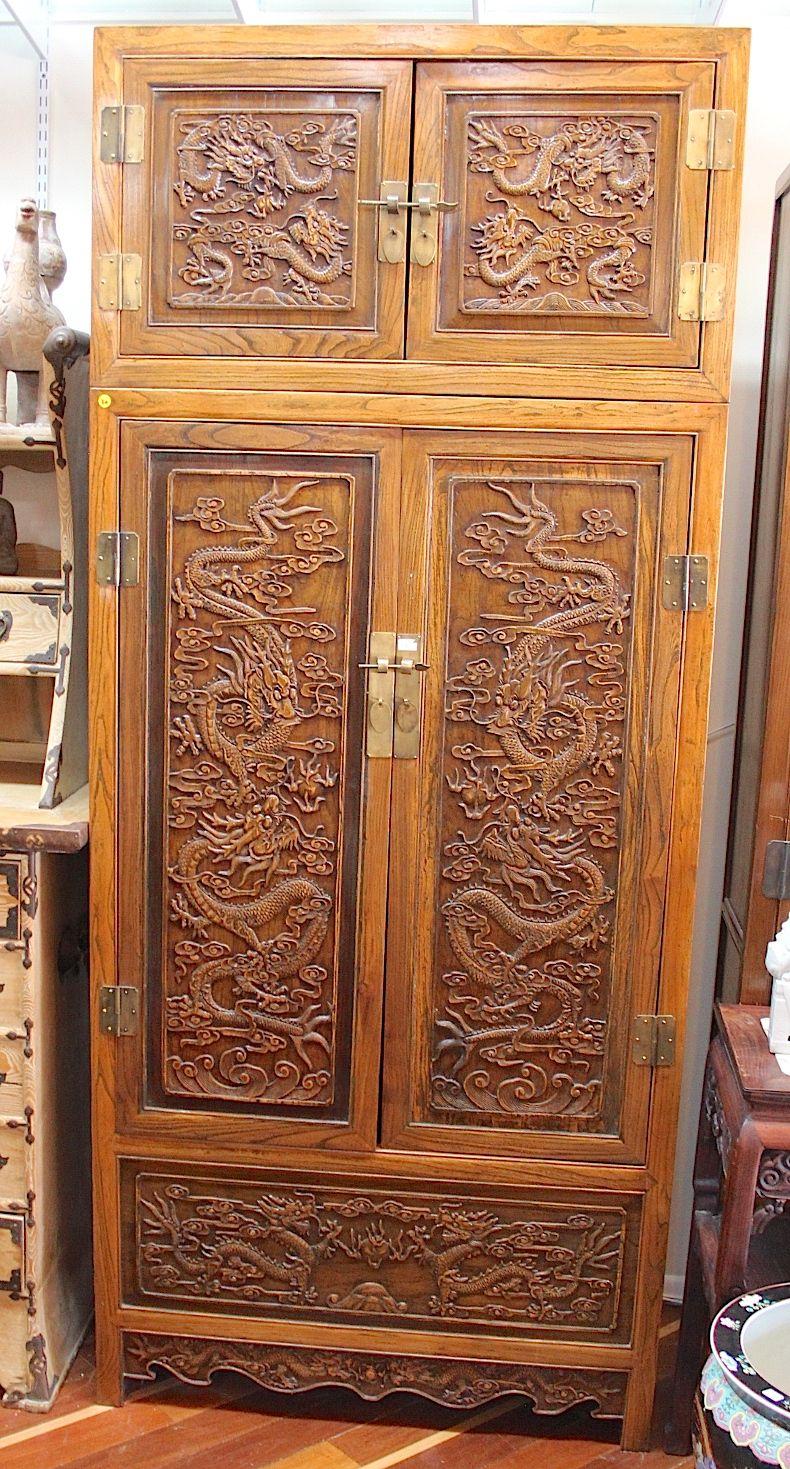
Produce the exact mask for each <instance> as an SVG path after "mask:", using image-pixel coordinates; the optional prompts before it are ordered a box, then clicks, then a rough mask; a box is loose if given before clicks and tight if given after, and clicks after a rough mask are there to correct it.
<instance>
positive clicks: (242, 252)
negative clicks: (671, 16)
mask: <svg viewBox="0 0 790 1469" xmlns="http://www.w3.org/2000/svg"><path fill="white" fill-rule="evenodd" d="M341 49H342V51H343V53H344V54H343V56H342V57H340V56H338V55H337V54H336V53H337V52H338V50H341ZM96 55H97V67H96V110H97V119H96V153H95V167H96V187H95V200H96V261H95V269H96V283H95V292H94V300H95V316H94V341H95V343H96V351H95V356H94V372H95V373H96V376H97V380H98V381H100V382H101V384H102V385H103V386H107V387H110V386H112V385H113V384H117V385H125V386H131V387H134V386H138V387H145V386H148V385H152V386H153V385H155V384H159V385H166V386H172V387H179V386H183V387H207V388H210V387H217V388H218V387H226V388H231V389H235V388H247V387H254V388H265V387H267V386H270V385H271V372H272V365H273V362H274V361H276V362H277V364H278V365H277V382H278V385H279V386H292V387H294V388H295V389H297V388H298V389H305V388H307V389H310V388H324V387H328V386H330V385H331V387H332V388H333V389H348V390H352V391H353V390H356V391H365V392H367V391H382V392H390V391H397V392H404V391H405V392H418V393H447V392H448V391H452V392H454V393H474V394H480V393H485V394H492V393H506V394H513V395H517V394H529V395H532V396H556V397H560V396H579V397H619V398H627V397H634V398H656V399H683V398H685V399H693V398H708V399H715V398H722V397H726V394H727V388H728V373H729V355H730V344H731V335H732V307H733V298H734V270H735V251H736V244H737V222H738V201H739V194H740V167H739V163H740V154H741V139H742V132H743V113H744V100H745V70H746V41H745V38H744V33H742V32H732V31H718V30H708V31H706V30H703V29H701V28H700V29H696V28H695V29H689V30H683V31H680V30H672V29H669V28H664V27H656V28H652V29H640V28H637V27H629V28H622V29H620V28H614V27H612V28H604V27H602V28H595V27H590V28H578V27H577V28H574V29H572V30H571V29H567V30H566V29H558V28H549V29H544V28H526V29H519V28H516V27H505V28H491V27H472V26H449V27H448V26H425V27H419V26H418V27H414V28H409V29H407V28H399V27H375V26H367V27H344V28H343V31H342V33H340V32H338V31H337V30H336V29H331V30H329V29H323V28H314V27H294V28H290V27H289V28H286V27H272V28H267V29H255V28H246V27H235V28H225V27H208V28H206V29H205V30H199V29H198V30H194V29H190V30H189V31H188V32H185V31H184V30H182V29H180V28H167V27H151V28H149V29H145V28H143V29H137V30H134V31H126V30H107V31H101V32H99V33H98V36H97V52H96ZM317 363H321V364H323V366H322V368H321V374H320V376H318V377H317V376H316V364H317ZM450 364H451V365H452V382H450V381H449V380H448V374H447V368H448V366H449V365H450ZM324 368H326V371H324Z"/></svg>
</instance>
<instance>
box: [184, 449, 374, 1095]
mask: <svg viewBox="0 0 790 1469" xmlns="http://www.w3.org/2000/svg"><path fill="white" fill-rule="evenodd" d="M253 484H255V485H256V486H257V487H258V488H259V489H260V491H261V492H260V493H259V494H257V496H256V497H255V498H254V499H253V500H252V502H251V503H248V507H247V511H246V518H245V520H244V521H242V522H241V523H239V522H236V521H234V520H231V519H230V518H226V514H225V502H224V500H222V499H220V498H217V497H215V496H203V497H198V498H197V499H196V500H194V501H193V503H192V504H191V506H190V508H188V509H186V510H185V511H183V512H181V513H177V514H175V516H174V533H175V532H179V528H180V527H183V529H182V530H180V535H181V536H183V535H185V534H186V532H187V528H189V531H190V535H189V539H188V541H187V543H186V544H187V545H189V546H191V549H188V550H187V549H185V554H184V556H183V562H182V565H181V568H180V572H179V574H178V575H176V576H175V577H174V578H173V582H172V590H171V603H172V607H173V611H174V618H173V620H172V627H171V653H172V665H171V668H172V671H171V678H170V709H171V720H170V730H171V742H170V743H171V755H170V765H169V776H168V788H169V805H168V810H169V825H170V837H169V848H168V851H169V863H168V887H169V895H170V896H169V933H170V935H171V941H170V945H169V948H170V952H171V953H172V956H173V958H172V972H171V974H170V975H169V976H168V981H167V985H168V987H167V993H166V996H165V1078H166V1083H165V1084H166V1086H167V1088H168V1090H169V1091H170V1092H171V1093H173V1094H174V1095H182V1096H183V1095H184V1094H189V1095H201V1094H203V1095H211V1096H225V1097H238V1098H244V1099H246V1100H248V1101H253V1102H267V1101H277V1102H282V1101H289V1102H300V1103H310V1104H312V1105H315V1104H321V1103H324V1102H326V1101H327V1100H328V1099H329V1098H330V1097H331V1095H332V1088H333V1080H332V1057H333V1051H334V1024H335V1020H334V1012H335V1000H334V977H333V974H332V973H331V971H330V969H328V967H327V961H328V960H329V959H330V958H331V953H332V934H333V926H334V913H335V906H336V899H335V863H334V853H335V849H336V844H337V828H338V821H339V812H338V809H337V801H336V798H335V796H334V791H335V788H336V785H337V779H338V771H337V768H336V765H335V763H334V762H333V760H332V756H333V754H334V752H335V750H336V748H337V742H336V738H334V737H332V735H331V733H330V732H331V730H332V727H333V725H335V724H337V722H338V721H339V720H340V719H341V718H342V713H343V710H342V703H341V698H342V688H343V676H342V673H341V672H340V671H339V670H338V669H337V668H333V667H331V666H330V663H329V661H328V658H327V655H326V654H325V653H323V652H320V651H318V650H319V649H320V648H321V647H322V646H324V647H326V648H327V649H328V650H331V647H332V645H333V644H334V643H335V642H336V641H337V638H338V631H337V628H335V629H333V628H331V627H329V625H328V624H327V623H324V622H321V621H319V620H318V619H317V618H316V616H315V610H314V608H312V607H310V606H300V605H298V603H297V602H296V599H295V597H294V593H295V592H296V590H297V586H298V584H299V583H300V582H301V581H302V580H304V579H305V578H309V577H316V576H321V577H323V581H322V583H321V585H322V591H323V599H324V600H326V602H327V605H328V606H331V605H332V601H333V597H334V599H335V600H336V601H337V602H339V603H341V605H342V602H341V596H340V592H341V588H340V587H339V586H337V587H336V588H335V590H334V593H333V591H332V584H331V583H327V581H326V577H327V576H330V577H331V576H335V577H338V576H340V577H342V578H343V580H344V579H345V573H344V570H343V566H342V563H343V562H344V559H345V558H344V552H343V551H342V550H341V548H340V546H338V545H337V544H336V538H337V534H338V525H337V523H336V522H335V521H334V520H333V519H332V518H331V517H330V516H329V515H327V514H326V513H325V511H324V510H323V509H319V508H318V507H317V506H316V505H314V504H311V503H310V495H311V492H312V491H314V490H315V489H316V488H319V487H320V488H321V489H322V490H323V491H325V492H326V494H328V495H330V496H331V495H333V494H334V497H335V501H336V503H337V504H338V505H339V506H340V507H341V508H342V506H343V503H344V502H345V503H346V504H347V503H348V484H347V482H346V481H345V480H344V479H343V478H342V477H337V476H331V477H330V478H329V480H328V482H327V484H326V485H323V484H322V481H321V480H320V478H305V479H299V478H296V479H292V478H289V476H287V475H283V476H281V477H280V478H278V477H277V476H275V475H268V474H263V475H258V476H257V477H256V478H254V479H253ZM196 528H197V534H196ZM206 534H208V535H209V536H210V537H211V539H212V541H213V544H212V543H209V544H205V540H204V536H205V535H206ZM175 539H176V544H177V545H180V544H181V541H180V539H179V538H178V534H176V536H175ZM305 646H306V649H307V651H305V652H303V653H302V656H301V657H300V656H299V654H298V651H297V650H298V648H299V647H303V648H304V647H305ZM311 726H312V731H313V732H312V733H311V732H310V730H311ZM316 813H321V816H322V819H321V820H318V819H317V817H316Z"/></svg>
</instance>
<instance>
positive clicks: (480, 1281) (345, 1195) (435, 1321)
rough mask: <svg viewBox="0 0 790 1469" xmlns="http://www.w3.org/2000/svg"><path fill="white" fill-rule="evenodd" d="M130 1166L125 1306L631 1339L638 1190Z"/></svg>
mask: <svg viewBox="0 0 790 1469" xmlns="http://www.w3.org/2000/svg"><path fill="white" fill-rule="evenodd" d="M229 1171H230V1170H228V1171H226V1172H224V1173H220V1172H219V1171H212V1172H211V1173H206V1172H205V1171H203V1170H201V1172H200V1173H199V1174H198V1173H195V1174H192V1173H189V1174H186V1173H175V1172H164V1171H162V1172H159V1171H156V1170H155V1168H154V1167H152V1166H150V1165H145V1166H143V1165H140V1166H139V1171H137V1170H136V1168H135V1165H132V1164H128V1165H126V1167H125V1170H124V1184H123V1187H124V1191H125V1199H124V1204H123V1208H122V1217H123V1218H124V1219H125V1220H126V1221H128V1222H127V1224H126V1226H125V1227H126V1230H127V1237H126V1239H125V1242H124V1251H123V1254H124V1261H125V1265H126V1280H125V1290H124V1299H125V1300H126V1302H127V1303H129V1304H146V1305H151V1304H153V1303H158V1304H160V1305H161V1306H163V1307H167V1308H170V1309H172V1308H173V1307H174V1305H176V1304H177V1306H178V1308H179V1309H182V1310H193V1311H203V1312H205V1310H206V1309H207V1303H210V1304H211V1309H212V1310H213V1311H215V1312H231V1311H233V1312H236V1313H238V1312H239V1311H243V1312H244V1314H245V1315H250V1314H252V1315H255V1314H259V1313H260V1314H262V1315H266V1316H267V1317H269V1318H273V1317H277V1318H290V1319H304V1320H310V1321H311V1322H313V1323H315V1322H317V1321H319V1320H321V1319H322V1318H323V1319H325V1320H332V1321H338V1322H349V1321H356V1322H359V1321H360V1319H361V1318H362V1319H364V1321H365V1322H366V1323H369V1324H371V1325H373V1324H376V1323H378V1324H381V1325H382V1326H383V1325H389V1326H398V1327H403V1328H417V1329H419V1330H426V1329H428V1330H435V1331H436V1330H439V1331H440V1330H442V1329H445V1330H446V1329H450V1330H453V1331H457V1330H458V1329H459V1328H461V1327H462V1328H463V1329H464V1330H468V1331H471V1332H485V1331H489V1330H490V1329H491V1327H492V1326H496V1327H497V1328H498V1329H499V1330H506V1331H507V1332H508V1334H511V1335H529V1336H530V1337H533V1338H536V1337H540V1336H541V1335H543V1334H547V1333H549V1334H550V1335H551V1336H552V1337H553V1338H555V1339H556V1338H557V1337H558V1336H559V1337H562V1335H563V1333H568V1334H569V1335H570V1336H572V1338H573V1340H574V1341H591V1342H593V1341H601V1340H606V1341H609V1342H617V1343H623V1342H627V1341H628V1340H629V1338H630V1332H631V1314H632V1295H633V1278H634V1272H635V1269H636V1253H637V1246H638V1237H639V1220H640V1212H641V1199H640V1198H639V1197H638V1196H623V1195H619V1194H618V1195H612V1194H609V1195H606V1194H603V1193H602V1192H600V1191H598V1192H596V1193H594V1194H593V1193H584V1194H580V1195H577V1196H576V1197H575V1198H574V1197H572V1196H569V1195H568V1194H567V1193H565V1194H563V1193H561V1192H559V1191H546V1190H533V1191H531V1192H530V1193H529V1194H527V1193H526V1191H518V1192H516V1191H511V1190H507V1189H502V1188H500V1189H497V1190H496V1192H495V1191H494V1190H492V1189H490V1188H489V1189H484V1188H477V1187H475V1188H471V1187H469V1186H467V1187H466V1188H465V1189H462V1188H461V1187H460V1186H459V1187H457V1188H452V1189H451V1188H449V1187H448V1186H447V1185H443V1188H442V1193H441V1194H437V1192H436V1190H435V1189H433V1188H430V1191H428V1187H427V1186H426V1185H425V1183H424V1182H423V1183H421V1184H419V1185H417V1184H416V1183H413V1184H401V1183H398V1184H397V1185H396V1186H394V1185H393V1184H392V1183H387V1182H385V1181H383V1180H377V1181H376V1182H369V1181H366V1180H363V1181H360V1180H356V1181H355V1183H354V1184H351V1183H338V1185H337V1186H336V1187H335V1186H329V1185H328V1184H326V1183H324V1182H323V1181H322V1183H321V1185H320V1186H318V1185H316V1184H315V1183H312V1182H310V1181H308V1180H304V1181H302V1180H301V1179H300V1180H299V1182H298V1183H297V1182H294V1183H293V1184H289V1186H287V1187H285V1186H283V1183H282V1174H279V1175H275V1174H272V1175H268V1176H258V1175H256V1176H255V1177H252V1176H250V1174H249V1173H246V1174H244V1175H240V1174H238V1173H236V1174H235V1176H234V1177H229V1176H228V1173H229Z"/></svg>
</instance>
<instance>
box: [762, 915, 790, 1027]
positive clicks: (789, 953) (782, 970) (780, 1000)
mask: <svg viewBox="0 0 790 1469" xmlns="http://www.w3.org/2000/svg"><path fill="white" fill-rule="evenodd" d="M765 967H766V969H767V970H768V973H769V974H770V975H771V976H772V978H773V988H772V990H771V1014H770V1017H769V1021H768V1045H769V1048H770V1050H771V1051H772V1052H773V1054H774V1055H775V1056H790V918H788V919H786V920H785V922H784V923H783V924H782V927H781V928H780V930H779V932H778V934H777V935H776V938H775V939H773V940H772V941H771V943H770V944H769V945H768V948H767V949H766V951H765Z"/></svg>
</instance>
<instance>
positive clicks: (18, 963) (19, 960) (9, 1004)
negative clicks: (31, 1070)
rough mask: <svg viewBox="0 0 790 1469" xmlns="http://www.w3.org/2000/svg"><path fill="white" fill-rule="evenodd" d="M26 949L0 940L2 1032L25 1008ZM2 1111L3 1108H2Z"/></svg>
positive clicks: (0, 1026)
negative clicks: (14, 946)
mask: <svg viewBox="0 0 790 1469" xmlns="http://www.w3.org/2000/svg"><path fill="white" fill-rule="evenodd" d="M27 974H29V969H26V968H25V950H24V948H22V947H20V948H12V947H11V945H10V944H9V945H8V946H7V947H6V945H5V944H4V943H3V941H2V939H0V1032H2V1033H4V1032H5V1031H6V1030H8V1029H13V1028H14V1026H15V1023H16V1022H17V1021H18V1020H19V1017H20V1015H21V1014H22V1013H23V1010H24V1008H25V983H24V981H25V976H26V975H27ZM0 1110H2V1108H1V1107H0Z"/></svg>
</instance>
